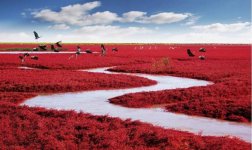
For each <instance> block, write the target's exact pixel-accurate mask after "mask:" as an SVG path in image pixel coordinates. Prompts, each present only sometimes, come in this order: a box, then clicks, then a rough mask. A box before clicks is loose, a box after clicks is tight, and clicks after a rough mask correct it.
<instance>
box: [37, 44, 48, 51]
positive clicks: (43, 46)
mask: <svg viewBox="0 0 252 150" xmlns="http://www.w3.org/2000/svg"><path fill="white" fill-rule="evenodd" d="M38 47H39V48H40V49H41V50H44V51H46V50H47V49H46V45H39V46H38Z"/></svg>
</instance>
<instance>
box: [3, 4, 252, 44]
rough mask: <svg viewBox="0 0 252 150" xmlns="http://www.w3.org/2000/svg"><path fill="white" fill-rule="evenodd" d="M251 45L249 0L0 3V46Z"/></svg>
mask: <svg viewBox="0 0 252 150" xmlns="http://www.w3.org/2000/svg"><path fill="white" fill-rule="evenodd" d="M34 30H35V31H37V32H38V33H39V34H40V36H41V38H40V39H39V41H40V42H49V41H50V42H55V41H58V40H62V41H63V42H92V43H93V42H98V43H100V42H113V43H116V42H120V43H121V42H134V43H135V42H137V43H139V42H144V43H146V42H148V43H150V42H151V43H251V40H252V39H251V35H252V33H251V1H250V0H211V1H210V0H100V1H89V0H34V1H32V0H22V1H20V0H1V1H0V42H36V41H35V40H34V37H33V31H34Z"/></svg>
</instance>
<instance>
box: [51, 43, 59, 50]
mask: <svg viewBox="0 0 252 150" xmlns="http://www.w3.org/2000/svg"><path fill="white" fill-rule="evenodd" d="M51 50H52V51H54V52H59V50H58V49H57V48H55V47H54V45H53V44H51Z"/></svg>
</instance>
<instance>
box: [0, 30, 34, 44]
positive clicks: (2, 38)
mask: <svg viewBox="0 0 252 150" xmlns="http://www.w3.org/2000/svg"><path fill="white" fill-rule="evenodd" d="M27 41H34V40H33V35H32V34H27V33H26V32H17V33H9V32H0V42H27Z"/></svg>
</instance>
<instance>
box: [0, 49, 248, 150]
mask: <svg viewBox="0 0 252 150" xmlns="http://www.w3.org/2000/svg"><path fill="white" fill-rule="evenodd" d="M30 46H31V45H22V47H30ZM32 46H33V45H32ZM75 46H76V45H74V44H72V45H65V46H64V48H67V49H69V50H71V51H72V50H75ZM141 46H143V48H140V47H141ZM171 46H172V47H176V48H175V49H171V48H170V47H171ZM19 47H20V45H8V44H4V45H0V48H19ZM81 47H82V48H83V49H87V48H89V49H93V50H95V51H99V49H100V47H99V45H81ZM112 47H117V48H118V49H119V52H116V53H112V52H111V48H112ZM200 47H205V48H206V50H207V52H206V53H205V54H204V55H205V56H206V60H199V59H198V58H197V57H195V58H188V56H187V54H186V49H187V48H190V49H191V50H192V51H193V52H194V53H195V54H196V55H197V56H198V55H200V54H201V53H200V52H198V49H199V48H200ZM106 48H107V49H109V51H108V55H107V56H105V57H102V56H100V55H99V54H95V55H93V54H92V55H88V54H85V55H80V56H79V57H78V59H75V58H74V59H71V60H68V57H69V55H70V54H38V55H37V56H39V60H37V61H36V60H31V59H26V61H25V62H24V63H23V64H21V62H20V60H19V58H18V55H16V54H15V55H14V54H13V55H6V54H0V73H1V74H0V81H1V82H0V107H1V109H0V118H1V123H0V127H1V130H0V139H1V140H0V147H1V149H50V148H51V149H84V148H90V149H98V148H104V149H165V148H166V149H250V147H251V144H248V143H245V142H243V141H240V140H239V139H235V138H228V137H207V136H201V135H194V134H190V133H186V132H180V131H175V130H170V129H169V130H168V129H163V128H159V127H154V126H152V125H149V124H144V123H140V122H135V121H134V122H132V121H130V120H120V119H117V118H110V117H108V116H92V115H89V114H84V113H76V112H73V111H55V110H46V109H42V108H29V107H24V106H18V104H19V103H20V102H22V101H24V100H25V99H27V98H30V97H34V96H36V95H38V94H43V93H57V92H70V91H84V90H94V89H109V88H110V89H111V88H127V87H136V86H141V85H142V86H144V85H151V84H155V82H153V81H150V80H147V79H143V78H137V77H128V76H122V75H120V76H119V75H106V74H99V75H97V74H94V73H84V72H79V71H76V70H78V69H87V68H94V67H107V66H116V65H117V66H118V65H120V67H117V68H116V69H113V70H114V71H124V72H142V73H152V74H170V75H173V76H182V77H190V78H196V79H204V80H210V81H212V82H214V83H215V84H213V85H211V86H207V87H193V88H189V89H176V90H165V91H159V92H149V93H137V94H129V95H125V96H122V97H117V98H114V99H112V100H110V101H111V102H112V103H115V104H119V105H123V106H126V107H164V108H165V109H166V110H167V111H173V112H179V113H184V114H189V115H199V116H206V117H212V118H218V119H224V120H232V121H237V122H251V102H250V99H251V70H250V68H251V65H250V62H251V54H250V46H248V45H245V46H244V45H238V46H234V45H161V44H157V45H107V46H106ZM18 66H29V67H36V68H40V69H44V70H22V69H17V67H18ZM118 137H120V138H118ZM234 145H235V147H234Z"/></svg>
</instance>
